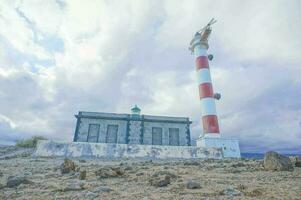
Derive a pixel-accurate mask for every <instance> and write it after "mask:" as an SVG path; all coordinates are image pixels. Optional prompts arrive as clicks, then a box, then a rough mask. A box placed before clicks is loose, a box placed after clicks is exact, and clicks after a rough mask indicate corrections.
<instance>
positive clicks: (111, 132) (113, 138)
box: [106, 125, 118, 143]
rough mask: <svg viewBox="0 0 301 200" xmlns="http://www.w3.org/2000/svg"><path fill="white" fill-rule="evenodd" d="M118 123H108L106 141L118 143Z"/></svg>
mask: <svg viewBox="0 0 301 200" xmlns="http://www.w3.org/2000/svg"><path fill="white" fill-rule="evenodd" d="M117 132H118V125H108V129H107V137H106V143H117Z"/></svg>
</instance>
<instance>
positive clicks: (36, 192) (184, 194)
mask: <svg viewBox="0 0 301 200" xmlns="http://www.w3.org/2000/svg"><path fill="white" fill-rule="evenodd" d="M32 152H33V149H19V148H16V147H6V148H3V147H2V148H0V199H43V200H44V199H45V200H46V199H139V200H140V199H174V200H175V199H301V168H300V167H288V168H286V169H285V170H288V171H274V170H267V168H266V167H265V165H264V162H263V160H255V159H254V160H253V159H239V160H172V161H171V160H166V161H163V160H161V161H158V160H156V161H155V160H153V161H152V160H147V161H145V160H144V161H143V160H139V161H138V160H132V159H124V160H116V161H112V160H111V161H109V160H91V159H72V160H68V159H66V160H64V159H63V158H36V157H33V156H32V155H31V153H32ZM272 156H273V155H272ZM272 162H274V161H272ZM268 164H269V167H270V166H272V165H271V162H270V163H268ZM280 164H281V163H280ZM293 165H294V164H293ZM272 167H273V166H272ZM278 168H279V165H277V166H276V168H275V170H278ZM279 169H280V170H281V167H280V168H279Z"/></svg>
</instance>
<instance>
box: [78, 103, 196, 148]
mask: <svg viewBox="0 0 301 200" xmlns="http://www.w3.org/2000/svg"><path fill="white" fill-rule="evenodd" d="M131 110H132V114H115V113H98V112H79V113H78V115H75V117H76V118H77V123H76V130H75V134H74V139H73V141H74V142H97V143H119V144H145V145H167V146H168V145H170V146H190V145H191V140H190V124H191V121H189V118H185V117H165V116H151V115H140V109H139V108H138V107H137V106H135V107H134V108H132V109H131Z"/></svg>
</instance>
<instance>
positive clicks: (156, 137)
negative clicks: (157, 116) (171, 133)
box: [152, 127, 162, 145]
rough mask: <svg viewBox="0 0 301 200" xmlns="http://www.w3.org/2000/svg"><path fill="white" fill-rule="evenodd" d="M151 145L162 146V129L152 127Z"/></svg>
mask: <svg viewBox="0 0 301 200" xmlns="http://www.w3.org/2000/svg"><path fill="white" fill-rule="evenodd" d="M152 144H153V145H162V128H158V127H153V129H152Z"/></svg>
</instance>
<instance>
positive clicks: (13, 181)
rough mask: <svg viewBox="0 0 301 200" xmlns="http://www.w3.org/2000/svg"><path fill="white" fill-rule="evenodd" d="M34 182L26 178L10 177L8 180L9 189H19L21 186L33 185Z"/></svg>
mask: <svg viewBox="0 0 301 200" xmlns="http://www.w3.org/2000/svg"><path fill="white" fill-rule="evenodd" d="M31 183H32V182H31V181H29V180H28V179H27V178H26V177H25V176H9V177H8V178H7V183H6V186H7V187H10V188H12V187H17V186H18V185H20V184H31Z"/></svg>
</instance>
